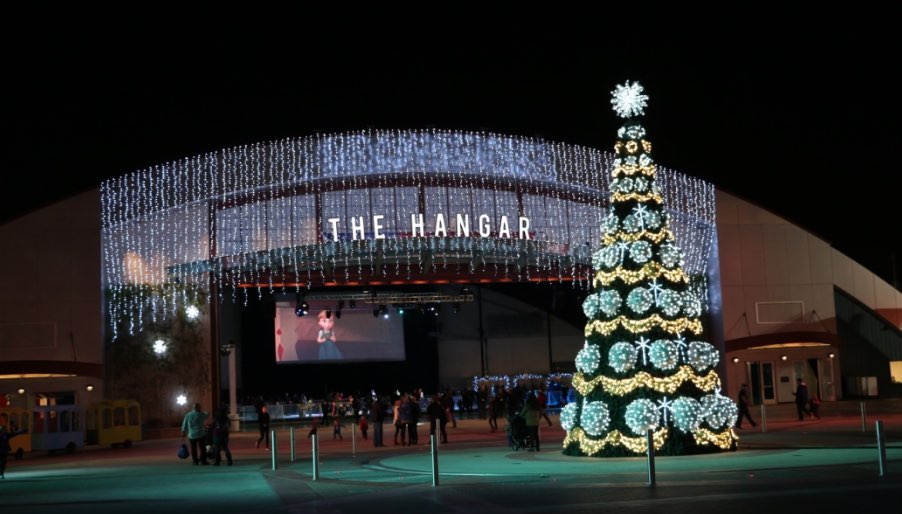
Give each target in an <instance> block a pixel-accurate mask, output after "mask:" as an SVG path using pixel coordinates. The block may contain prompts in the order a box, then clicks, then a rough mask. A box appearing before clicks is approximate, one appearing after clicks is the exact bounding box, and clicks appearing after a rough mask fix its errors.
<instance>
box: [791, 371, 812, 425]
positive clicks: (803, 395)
mask: <svg viewBox="0 0 902 514" xmlns="http://www.w3.org/2000/svg"><path fill="white" fill-rule="evenodd" d="M792 394H794V395H795V396H796V411H798V413H799V421H802V420H804V419H805V415H806V414H811V411H810V410H808V384H806V383H805V381H804V380H802V379H801V378H797V379H796V392H794V393H792Z"/></svg>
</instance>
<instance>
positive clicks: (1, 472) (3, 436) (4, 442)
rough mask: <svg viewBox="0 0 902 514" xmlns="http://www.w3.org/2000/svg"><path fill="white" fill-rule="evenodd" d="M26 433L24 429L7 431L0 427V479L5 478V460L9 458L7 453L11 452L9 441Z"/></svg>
mask: <svg viewBox="0 0 902 514" xmlns="http://www.w3.org/2000/svg"><path fill="white" fill-rule="evenodd" d="M26 432H28V430H25V429H22V430H7V429H6V427H5V426H3V425H0V479H4V478H6V474H5V473H6V460H7V458H9V452H11V451H12V446H11V445H10V444H9V440H10V439H12V438H13V437H16V436H17V435H19V434H24V433H26Z"/></svg>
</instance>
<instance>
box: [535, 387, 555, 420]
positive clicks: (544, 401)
mask: <svg viewBox="0 0 902 514" xmlns="http://www.w3.org/2000/svg"><path fill="white" fill-rule="evenodd" d="M536 400H539V409H540V411H541V413H542V415H541V417H542V419H544V420H545V421H547V422H548V426H549V427H550V426H551V424H552V423H551V418H549V417H548V412H547V409H548V397H547V396H545V389H544V388H541V389H539V390H538V391H536Z"/></svg>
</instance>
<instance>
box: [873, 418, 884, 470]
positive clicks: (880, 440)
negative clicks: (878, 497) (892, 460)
mask: <svg viewBox="0 0 902 514" xmlns="http://www.w3.org/2000/svg"><path fill="white" fill-rule="evenodd" d="M875 426H876V429H877V456H878V458H879V459H880V476H882V477H885V476H886V441H884V440H883V420H879V419H878V420H877V423H876V424H875Z"/></svg>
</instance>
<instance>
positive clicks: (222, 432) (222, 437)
mask: <svg viewBox="0 0 902 514" xmlns="http://www.w3.org/2000/svg"><path fill="white" fill-rule="evenodd" d="M230 424H231V420H229V413H228V411H227V410H226V408H225V407H220V408H219V410H218V411H217V412H216V417H215V418H214V419H213V465H214V466H218V465H219V463H220V462H221V461H222V454H223V453H225V456H226V462H228V465H229V466H231V465H232V452H231V451H230V450H229V425H230Z"/></svg>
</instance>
